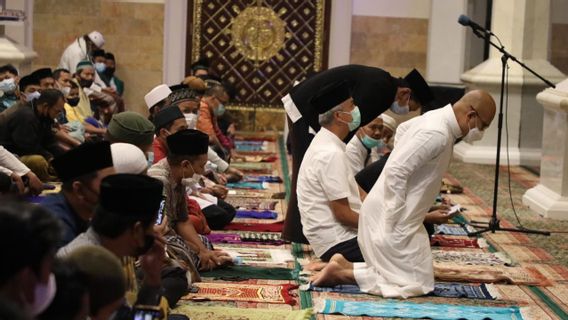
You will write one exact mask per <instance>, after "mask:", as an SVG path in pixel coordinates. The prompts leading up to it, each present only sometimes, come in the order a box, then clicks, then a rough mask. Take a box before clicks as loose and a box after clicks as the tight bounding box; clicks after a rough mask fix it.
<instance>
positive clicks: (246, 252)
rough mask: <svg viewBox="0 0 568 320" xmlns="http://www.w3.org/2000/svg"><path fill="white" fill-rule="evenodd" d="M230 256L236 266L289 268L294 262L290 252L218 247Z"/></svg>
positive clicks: (217, 247)
mask: <svg viewBox="0 0 568 320" xmlns="http://www.w3.org/2000/svg"><path fill="white" fill-rule="evenodd" d="M216 249H221V250H223V251H225V252H226V253H227V254H229V255H230V256H231V257H232V258H233V261H234V263H235V264H236V265H249V266H259V267H287V266H288V263H289V262H293V261H294V256H293V255H292V253H291V252H290V250H285V249H269V248H247V247H241V248H238V247H227V246H223V245H218V246H216Z"/></svg>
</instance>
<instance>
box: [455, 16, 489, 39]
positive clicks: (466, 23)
mask: <svg viewBox="0 0 568 320" xmlns="http://www.w3.org/2000/svg"><path fill="white" fill-rule="evenodd" d="M458 23H459V24H461V25H462V26H465V27H471V28H472V29H473V30H474V31H481V32H483V33H485V34H491V35H494V34H493V32H491V31H490V30H487V29H485V28H484V27H482V26H480V25H478V24H477V23H475V22H473V21H472V20H471V19H470V18H469V17H468V16H466V15H463V14H462V15H460V17H459V18H458Z"/></svg>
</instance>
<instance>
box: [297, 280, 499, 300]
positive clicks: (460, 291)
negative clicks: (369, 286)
mask: <svg viewBox="0 0 568 320" xmlns="http://www.w3.org/2000/svg"><path fill="white" fill-rule="evenodd" d="M300 290H307V291H317V292H340V293H348V294H365V293H363V292H361V291H360V289H359V286H357V285H337V286H333V287H316V286H314V285H313V284H312V283H309V284H306V285H302V286H301V287H300ZM429 295H431V296H436V297H444V298H466V299H482V300H495V299H497V298H498V294H497V292H496V289H495V288H494V287H493V285H486V284H463V283H449V282H437V283H435V284H434V291H433V292H431V293H430V294H429Z"/></svg>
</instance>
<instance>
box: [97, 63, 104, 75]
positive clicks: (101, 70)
mask: <svg viewBox="0 0 568 320" xmlns="http://www.w3.org/2000/svg"><path fill="white" fill-rule="evenodd" d="M95 69H96V70H97V72H99V73H103V72H105V69H106V64H104V62H95Z"/></svg>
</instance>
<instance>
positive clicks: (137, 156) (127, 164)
mask: <svg viewBox="0 0 568 320" xmlns="http://www.w3.org/2000/svg"><path fill="white" fill-rule="evenodd" d="M110 151H111V153H112V163H113V164H114V170H115V171H116V173H131V174H140V173H142V172H144V170H146V169H147V168H148V161H147V160H146V156H145V155H144V152H142V150H140V148H138V147H137V146H135V145H133V144H130V143H122V142H118V143H113V144H111V145H110Z"/></svg>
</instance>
